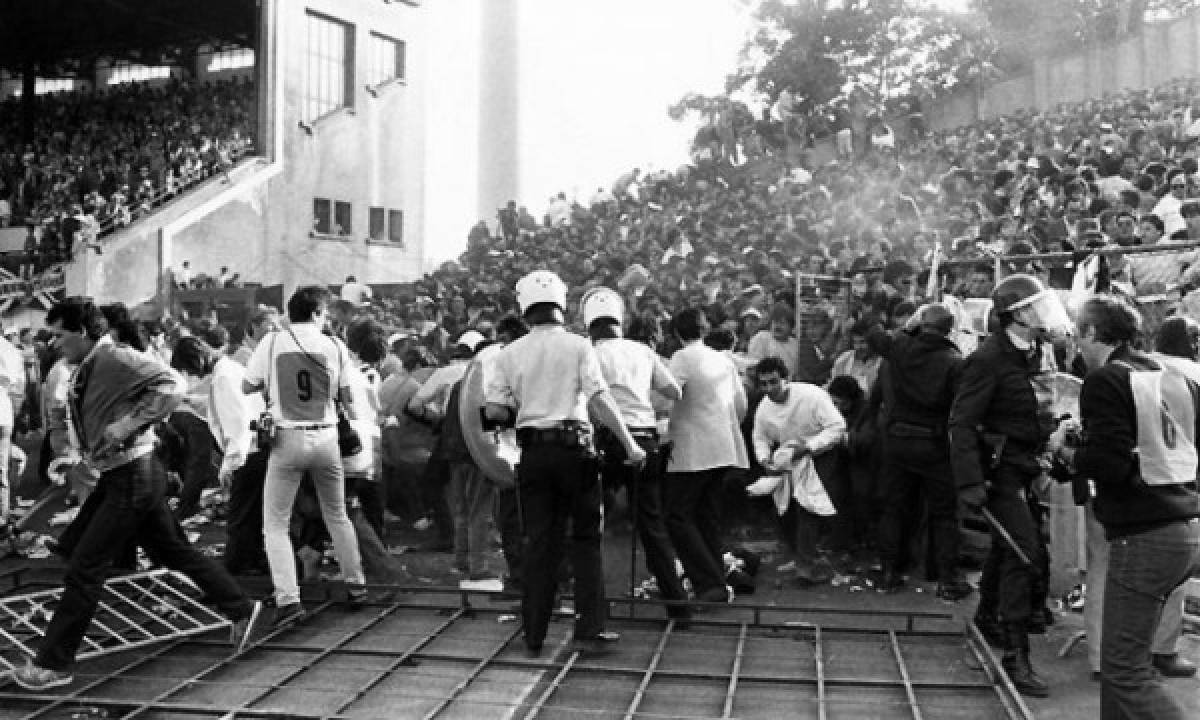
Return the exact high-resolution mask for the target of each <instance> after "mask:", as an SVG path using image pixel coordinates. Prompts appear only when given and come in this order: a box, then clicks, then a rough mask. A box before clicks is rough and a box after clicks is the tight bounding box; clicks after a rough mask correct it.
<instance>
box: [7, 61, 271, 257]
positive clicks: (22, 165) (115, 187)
mask: <svg viewBox="0 0 1200 720" xmlns="http://www.w3.org/2000/svg"><path fill="white" fill-rule="evenodd" d="M255 99H256V95H255V90H254V84H253V83H252V82H250V81H249V80H247V79H245V78H233V79H229V80H217V81H208V82H200V81H196V80H180V79H174V78H172V79H170V80H168V81H166V82H165V83H164V84H162V85H151V84H148V83H122V84H119V85H114V86H111V87H108V88H105V89H100V90H94V91H73V92H60V93H53V94H46V95H40V96H38V97H37V98H35V99H34V101H33V102H34V108H33V118H34V124H33V128H32V132H31V133H30V134H26V133H25V132H24V128H23V127H22V122H23V118H24V117H25V113H24V110H23V108H22V99H21V98H19V97H13V98H8V99H6V100H3V101H0V227H7V226H12V227H26V228H28V237H27V240H26V246H25V251H26V253H27V254H28V255H29V256H31V257H32V258H36V259H37V262H38V264H39V265H46V264H50V263H53V262H62V261H69V260H70V259H71V257H72V255H73V253H74V252H75V251H76V247H77V245H78V243H79V242H80V241H86V242H93V241H95V240H96V238H97V237H99V236H100V235H102V234H105V233H108V232H110V231H112V230H114V229H116V228H120V227H124V226H126V225H129V224H130V223H132V222H134V221H135V220H137V219H138V218H139V217H141V216H143V215H145V214H147V213H150V212H152V211H153V210H154V209H155V208H156V207H158V206H159V205H161V204H163V203H164V202H167V201H169V200H170V199H172V198H174V197H175V196H176V195H178V194H179V193H180V192H183V191H184V190H185V189H186V188H188V187H189V186H191V185H194V184H195V183H198V182H200V181H201V180H204V179H205V178H208V177H211V176H213V175H215V174H217V173H221V172H225V171H227V170H228V169H229V167H231V166H232V164H233V163H234V162H236V160H237V159H238V158H240V157H242V156H243V155H245V154H246V153H248V152H251V151H252V150H253V148H254V127H255V123H256V115H255V113H256V111H255Z"/></svg>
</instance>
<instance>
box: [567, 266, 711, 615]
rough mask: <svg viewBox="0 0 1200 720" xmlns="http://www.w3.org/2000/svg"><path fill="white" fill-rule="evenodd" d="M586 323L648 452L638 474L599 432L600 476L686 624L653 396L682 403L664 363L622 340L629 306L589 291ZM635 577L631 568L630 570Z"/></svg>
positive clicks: (612, 439)
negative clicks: (629, 515)
mask: <svg viewBox="0 0 1200 720" xmlns="http://www.w3.org/2000/svg"><path fill="white" fill-rule="evenodd" d="M580 311H581V313H582V315H583V323H584V325H586V326H587V329H588V335H589V336H590V337H591V338H592V343H593V344H594V345H595V348H596V356H597V357H599V358H600V369H601V370H602V371H603V372H604V379H605V381H607V382H608V389H609V391H610V392H611V393H612V396H613V399H614V400H615V401H616V403H617V407H618V408H619V409H620V411H621V419H622V420H623V421H624V422H625V425H626V426H627V427H628V428H629V432H630V434H631V435H633V438H634V440H636V441H637V443H638V445H640V446H641V447H642V449H643V450H645V451H646V464H645V465H644V466H643V467H640V468H634V467H630V466H628V465H626V464H625V463H624V460H625V451H624V449H622V447H621V445H620V443H619V442H617V439H616V436H615V435H613V434H612V433H610V432H608V431H607V430H605V429H604V428H601V429H600V430H599V431H597V433H596V446H597V449H598V450H600V453H601V465H600V467H601V476H602V477H603V478H604V484H605V487H606V488H608V489H609V490H615V489H616V488H618V487H620V486H622V485H624V486H625V487H626V488H627V492H628V493H629V500H630V504H631V505H632V509H633V513H634V525H635V527H636V529H637V533H638V537H640V538H641V541H642V549H643V550H644V551H645V553H646V567H647V568H649V569H650V572H651V573H652V574H653V575H654V578H655V580H656V581H657V582H658V588H659V591H660V592H661V593H662V596H663V599H665V600H666V601H667V603H668V604H667V615H668V616H669V617H674V618H679V619H686V618H687V617H688V616H689V615H690V614H691V613H690V610H689V609H688V607H687V606H686V604H685V601H686V600H687V592H686V591H685V590H684V589H683V583H682V582H681V581H680V579H679V574H678V573H677V572H676V570H675V550H674V548H673V547H672V546H671V538H670V536H669V535H668V534H667V526H666V524H665V522H664V521H663V509H662V485H661V479H662V472H661V467H660V455H659V451H658V440H659V437H658V427H657V422H656V419H655V415H654V407H653V405H651V401H650V391H651V390H655V391H657V392H658V393H660V394H661V395H662V396H663V397H665V398H667V399H668V400H672V401H673V400H678V399H679V398H680V397H681V393H680V390H679V383H677V382H675V378H674V376H672V375H671V371H670V370H668V369H667V366H666V363H664V362H663V361H662V359H661V358H660V357H659V356H658V355H657V354H655V352H654V350H652V349H651V348H650V347H649V346H648V345H644V344H642V343H639V342H634V341H632V340H626V339H625V338H624V337H622V332H621V325H622V321H623V320H624V317H625V303H624V302H622V300H621V296H620V295H618V294H617V293H616V292H615V291H613V290H610V289H609V288H606V287H598V288H595V289H593V290H591V291H589V292H588V293H587V294H586V295H584V296H583V299H582V300H581V301H580ZM630 573H633V568H630Z"/></svg>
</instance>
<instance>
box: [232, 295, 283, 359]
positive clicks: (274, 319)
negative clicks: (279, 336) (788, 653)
mask: <svg viewBox="0 0 1200 720" xmlns="http://www.w3.org/2000/svg"><path fill="white" fill-rule="evenodd" d="M278 329H279V311H278V310H276V309H275V308H273V307H270V306H268V305H259V306H257V307H255V308H254V310H253V311H252V312H251V313H250V318H249V319H248V320H247V321H246V333H245V335H243V336H242V342H241V344H240V345H239V346H238V349H237V350H235V351H234V353H233V360H234V362H236V363H237V364H239V365H241V366H243V367H245V366H247V365H249V364H250V356H251V355H253V354H254V350H255V349H256V348H257V347H258V344H259V343H260V342H262V339H263V338H264V337H266V336H267V335H268V334H270V333H272V332H275V331H276V330H278Z"/></svg>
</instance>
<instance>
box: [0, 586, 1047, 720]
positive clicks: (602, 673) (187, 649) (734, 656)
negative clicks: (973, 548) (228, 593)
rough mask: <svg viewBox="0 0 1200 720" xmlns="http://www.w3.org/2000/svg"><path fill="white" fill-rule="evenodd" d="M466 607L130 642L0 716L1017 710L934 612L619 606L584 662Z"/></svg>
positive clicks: (426, 602) (333, 612)
mask: <svg viewBox="0 0 1200 720" xmlns="http://www.w3.org/2000/svg"><path fill="white" fill-rule="evenodd" d="M473 599H474V598H473V597H472V594H470V593H455V592H447V591H441V592H425V593H422V592H414V593H411V594H407V595H401V596H399V599H394V600H392V601H389V602H387V603H384V604H376V605H373V606H371V607H370V608H368V609H366V610H363V611H361V612H357V613H350V612H345V611H342V610H340V609H338V608H334V607H333V606H332V604H331V603H329V602H326V603H324V604H321V605H319V606H317V607H315V608H314V609H313V611H312V612H311V613H310V615H309V616H308V618H307V619H306V620H305V621H304V622H303V623H301V624H299V625H296V626H293V627H291V628H285V629H282V630H279V631H276V632H273V633H271V634H269V635H267V636H265V637H263V638H260V639H259V640H258V641H257V642H256V644H255V645H254V646H253V647H252V648H251V649H250V650H249V651H248V652H246V653H243V654H242V655H240V656H236V657H233V656H231V653H230V652H229V648H228V645H227V644H226V643H225V641H224V639H223V638H220V637H218V636H215V635H214V636H212V637H191V638H188V639H179V640H176V641H175V642H173V643H163V644H162V645H160V646H159V647H156V648H140V649H136V650H134V651H133V652H127V653H123V654H121V655H119V656H111V657H109V658H105V659H102V660H100V661H95V662H93V663H88V664H84V665H82V666H80V668H79V675H77V679H76V682H75V684H74V685H72V686H71V687H69V688H67V689H66V692H65V693H63V694H62V695H60V696H56V697H30V696H28V695H25V694H22V693H18V692H15V691H0V707H2V708H3V709H2V710H0V720H3V718H8V717H13V718H22V719H24V720H33V719H34V718H38V719H41V718H58V717H68V716H71V715H73V714H77V713H78V712H79V710H80V708H100V709H102V710H104V711H105V712H107V713H108V717H117V716H120V717H129V718H140V719H147V718H153V719H155V720H157V719H159V718H189V719H195V718H235V717H246V718H281V717H288V718H338V719H340V718H346V719H347V720H350V719H358V718H364V719H374V718H380V719H382V718H388V720H392V719H394V718H492V717H495V718H510V717H513V718H542V719H545V718H551V719H555V718H584V719H587V720H593V719H596V718H614V719H625V720H632V719H634V718H642V719H646V718H660V717H680V716H684V717H701V718H775V717H780V713H781V712H785V713H786V714H787V716H788V717H812V718H830V719H834V718H869V717H880V718H884V717H886V718H895V717H905V716H907V717H914V718H923V719H926V720H928V719H938V718H960V717H967V716H968V715H969V716H970V717H982V718H991V717H995V718H1028V717H1031V715H1030V714H1029V711H1028V709H1026V708H1025V706H1024V704H1023V703H1022V702H1021V700H1020V698H1019V697H1018V696H1017V695H1016V694H1015V692H1013V691H1012V688H1011V686H1010V685H1008V684H1007V683H1006V682H1005V680H1006V678H1005V676H1004V675H1003V673H1000V672H998V670H997V668H998V664H997V663H996V660H995V657H994V656H992V655H991V653H990V651H989V650H988V649H987V646H986V645H985V644H981V641H980V639H979V638H978V637H977V636H974V635H967V634H964V633H962V632H946V631H938V630H925V631H921V630H916V629H913V627H914V625H917V624H919V623H920V622H921V621H922V620H930V619H933V618H934V615H935V614H928V613H903V612H901V613H876V620H877V621H882V622H881V623H879V622H877V623H872V624H882V625H884V626H890V627H887V629H872V628H868V629H863V628H860V627H857V625H858V624H859V620H860V618H859V617H858V616H856V615H855V614H854V613H848V614H845V616H844V617H842V618H841V619H842V620H843V621H844V622H843V623H841V625H842V626H840V627H839V626H837V625H838V624H837V623H834V624H833V626H827V625H825V624H824V623H814V622H812V620H813V619H814V618H817V617H820V618H827V617H833V615H834V614H835V613H836V611H835V610H833V609H831V608H816V609H812V608H807V609H806V608H796V609H790V610H788V609H784V610H782V611H781V610H780V609H779V608H777V607H770V608H767V607H753V606H741V607H736V606H735V607H730V606H723V608H722V609H721V610H714V611H713V612H712V613H709V614H706V615H705V616H704V619H703V620H693V621H691V622H689V623H687V624H686V625H685V624H681V623H678V622H676V621H670V620H662V619H658V618H650V617H637V612H636V607H634V606H630V608H629V612H628V614H627V615H625V616H624V617H622V616H618V615H617V613H615V612H614V617H613V619H612V621H611V622H610V626H611V627H612V628H613V629H616V630H619V631H620V632H621V633H622V635H623V637H622V640H621V642H620V643H618V644H617V645H616V647H615V649H614V650H613V651H612V652H610V653H606V654H603V655H589V654H580V653H579V652H577V651H575V650H574V649H573V647H572V646H571V644H570V630H571V623H570V622H569V621H568V622H554V623H552V624H551V628H550V633H549V635H548V636H547V638H546V645H545V650H544V652H543V653H542V655H541V656H540V657H536V658H531V657H528V656H526V654H525V652H524V647H523V643H522V642H521V640H520V626H519V623H515V622H511V621H510V620H509V619H508V617H506V613H508V612H509V609H508V608H480V607H476V606H473V605H472V604H471V601H472V600H473ZM613 602H614V603H616V604H617V605H618V606H620V605H622V604H625V605H628V603H627V602H626V601H613ZM660 612H661V611H660ZM642 614H643V615H647V614H648V613H642ZM767 614H770V616H771V617H772V618H776V617H790V618H791V619H790V620H786V621H784V622H782V623H781V622H762V619H763V617H764V616H765V615H767ZM940 617H942V618H943V619H944V617H945V616H940ZM966 710H969V713H966ZM964 713H966V714H964Z"/></svg>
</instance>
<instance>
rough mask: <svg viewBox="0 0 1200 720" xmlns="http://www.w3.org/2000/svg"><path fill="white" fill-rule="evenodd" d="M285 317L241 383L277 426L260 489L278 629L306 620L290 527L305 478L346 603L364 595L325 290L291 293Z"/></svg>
mask: <svg viewBox="0 0 1200 720" xmlns="http://www.w3.org/2000/svg"><path fill="white" fill-rule="evenodd" d="M287 311H288V320H289V321H290V325H289V326H288V327H286V328H284V330H282V331H280V332H277V333H274V334H272V335H269V336H267V337H266V338H265V339H264V340H263V341H262V342H261V343H259V345H258V348H257V349H255V351H254V355H252V356H251V358H250V365H249V367H247V368H246V380H245V382H244V383H243V384H242V390H243V391H244V392H245V393H246V394H251V393H256V392H259V391H265V393H266V396H267V411H268V412H269V413H270V415H271V418H272V419H273V421H274V425H275V428H276V431H275V438H274V441H273V444H272V447H271V456H270V459H269V460H268V461H267V479H266V484H265V487H264V491H263V534H264V535H265V537H266V548H267V561H268V562H269V563H270V565H271V581H272V582H273V583H274V585H275V605H276V614H275V625H276V626H282V625H287V624H290V623H293V622H296V621H297V620H299V619H301V618H302V617H303V616H304V609H303V607H302V606H301V605H300V588H299V586H298V585H297V583H296V562H295V558H294V553H293V549H292V541H291V539H290V538H289V537H288V525H289V523H290V522H291V518H292V504H293V503H294V502H295V500H296V491H297V490H298V489H299V487H300V480H301V478H303V477H304V475H305V473H307V474H308V475H309V476H310V477H312V479H313V485H314V486H315V487H316V491H317V500H318V502H319V503H320V507H321V516H322V517H323V518H324V520H325V527H326V529H328V531H329V536H330V537H331V538H332V539H333V548H334V550H335V552H336V554H337V558H338V565H339V566H340V567H341V570H342V575H343V577H344V578H345V581H346V585H347V586H348V594H349V598H350V602H351V605H352V606H355V605H361V604H362V603H363V602H365V600H366V594H367V591H366V578H365V577H364V575H363V568H362V559H361V557H360V555H359V551H358V538H357V537H356V536H355V534H354V527H353V526H352V525H351V523H350V518H349V516H347V514H346V488H345V476H344V474H343V469H342V458H341V452H340V451H339V448H338V431H337V410H336V407H335V400H338V399H340V400H341V402H342V404H343V405H344V406H345V407H346V411H347V415H349V416H350V419H354V417H355V416H354V410H353V408H354V405H353V401H352V398H351V394H350V384H349V376H348V375H347V373H346V372H345V371H346V369H347V368H348V363H349V351H348V350H346V348H345V347H344V346H343V345H342V343H341V341H339V340H337V339H336V338H332V337H328V336H326V335H325V334H324V333H323V332H322V330H323V329H324V327H325V324H326V320H327V319H328V311H329V291H328V290H326V289H325V288H323V287H316V286H310V287H302V288H300V289H298V290H296V292H295V293H294V294H293V295H292V297H291V298H290V299H289V300H288V307H287Z"/></svg>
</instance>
